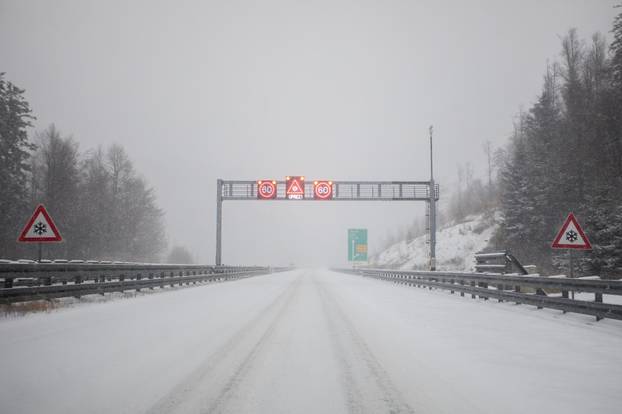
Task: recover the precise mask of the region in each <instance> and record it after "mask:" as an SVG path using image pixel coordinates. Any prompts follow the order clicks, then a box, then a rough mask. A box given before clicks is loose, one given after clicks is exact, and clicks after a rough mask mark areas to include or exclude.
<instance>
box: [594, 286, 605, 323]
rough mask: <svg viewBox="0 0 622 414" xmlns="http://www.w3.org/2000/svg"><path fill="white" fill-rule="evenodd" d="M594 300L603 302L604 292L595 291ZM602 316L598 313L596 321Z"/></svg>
mask: <svg viewBox="0 0 622 414" xmlns="http://www.w3.org/2000/svg"><path fill="white" fill-rule="evenodd" d="M594 302H596V303H603V294H602V293H594ZM601 319H602V318H601V317H600V316H598V315H596V321H597V322H598V321H599V320H601Z"/></svg>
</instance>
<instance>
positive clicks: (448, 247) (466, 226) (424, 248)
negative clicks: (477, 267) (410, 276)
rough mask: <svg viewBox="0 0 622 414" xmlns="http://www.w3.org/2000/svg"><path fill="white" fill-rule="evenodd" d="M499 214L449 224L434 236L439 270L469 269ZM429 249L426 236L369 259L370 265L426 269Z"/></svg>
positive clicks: (484, 243) (398, 245) (489, 234)
mask: <svg viewBox="0 0 622 414" xmlns="http://www.w3.org/2000/svg"><path fill="white" fill-rule="evenodd" d="M498 220H499V218H498V214H490V213H486V214H479V215H474V216H469V217H467V218H466V219H465V220H464V221H462V222H460V223H450V224H449V225H447V226H445V227H443V228H441V229H440V230H439V231H438V232H437V235H436V264H437V269H439V270H471V269H472V268H473V263H474V262H473V254H474V253H475V252H478V251H480V250H482V249H484V248H485V247H486V246H487V244H488V241H489V240H490V238H491V237H492V235H493V234H494V232H495V231H496V229H497V227H498ZM429 251H430V248H429V246H428V243H427V236H420V237H417V238H415V239H414V240H412V241H411V242H406V241H402V242H400V243H396V244H394V245H393V246H391V247H389V248H388V249H387V250H385V251H383V252H381V253H380V254H378V255H377V256H376V257H375V258H374V260H372V263H371V264H372V266H378V267H392V268H398V269H403V270H413V269H424V268H425V269H427V268H428V263H429V258H428V255H429Z"/></svg>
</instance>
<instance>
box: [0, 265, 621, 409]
mask: <svg viewBox="0 0 622 414" xmlns="http://www.w3.org/2000/svg"><path fill="white" fill-rule="evenodd" d="M620 349H622V323H620V322H619V321H613V320H608V319H605V320H602V321H599V322H595V321H594V319H593V318H591V317H587V316H584V315H573V314H562V313H561V312H558V311H550V310H537V309H536V308H535V307H530V306H526V305H520V306H519V305H514V304H509V303H496V302H493V301H492V300H490V301H482V300H472V299H469V298H466V297H460V296H458V295H450V294H449V293H448V292H446V291H429V290H425V289H418V288H407V287H403V286H399V285H395V284H391V283H387V282H383V281H379V280H375V279H369V278H363V277H359V276H353V275H346V274H341V273H335V272H331V271H326V270H304V269H301V270H295V271H290V272H284V273H277V274H272V275H266V276H259V277H253V278H249V279H243V280H239V281H235V282H230V283H220V284H212V285H206V286H201V287H196V288H189V289H180V290H171V291H167V292H163V293H160V294H152V295H144V296H139V297H136V298H135V299H130V300H116V301H115V300H113V301H109V302H104V303H96V304H86V305H83V306H76V307H73V308H69V309H61V310H58V311H54V312H51V313H40V314H31V315H28V316H24V317H19V318H5V319H3V320H0V367H1V369H0V412H2V413H14V414H19V413H169V412H171V413H211V412H218V413H251V412H252V413H314V414H316V413H346V412H357V413H358V412H368V413H388V412H393V413H399V412H406V413H410V412H414V413H544V412H546V413H565V414H572V413H619V412H620V406H622V393H621V392H620V390H621V388H620V384H622V352H620Z"/></svg>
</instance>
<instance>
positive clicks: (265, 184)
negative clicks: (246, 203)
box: [257, 180, 276, 200]
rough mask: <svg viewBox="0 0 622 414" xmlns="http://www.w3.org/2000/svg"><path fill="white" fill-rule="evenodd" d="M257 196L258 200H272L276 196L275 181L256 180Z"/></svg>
mask: <svg viewBox="0 0 622 414" xmlns="http://www.w3.org/2000/svg"><path fill="white" fill-rule="evenodd" d="M257 198H258V199H260V200H272V199H273V198H276V181H274V180H260V181H257Z"/></svg>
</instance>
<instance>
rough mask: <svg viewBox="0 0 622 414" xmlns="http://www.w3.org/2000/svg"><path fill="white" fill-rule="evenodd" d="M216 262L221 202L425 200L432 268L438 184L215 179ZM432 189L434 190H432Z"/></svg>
mask: <svg viewBox="0 0 622 414" xmlns="http://www.w3.org/2000/svg"><path fill="white" fill-rule="evenodd" d="M216 188H217V190H216V191H217V193H216V265H221V264H222V203H223V201H228V200H229V201H233V200H235V201H251V200H253V201H257V200H263V201H289V202H292V203H296V202H301V201H425V202H427V204H428V216H429V222H428V223H429V225H428V231H429V245H430V263H431V265H430V266H431V268H432V269H434V266H435V245H436V201H437V200H438V198H439V187H438V185H437V184H434V181H433V180H430V181H332V180H315V181H310V180H306V179H305V177H303V176H288V177H286V179H285V180H282V181H277V180H274V179H262V180H256V181H240V180H222V179H219V180H217V182H216ZM432 188H433V189H434V190H433V191H432Z"/></svg>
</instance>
